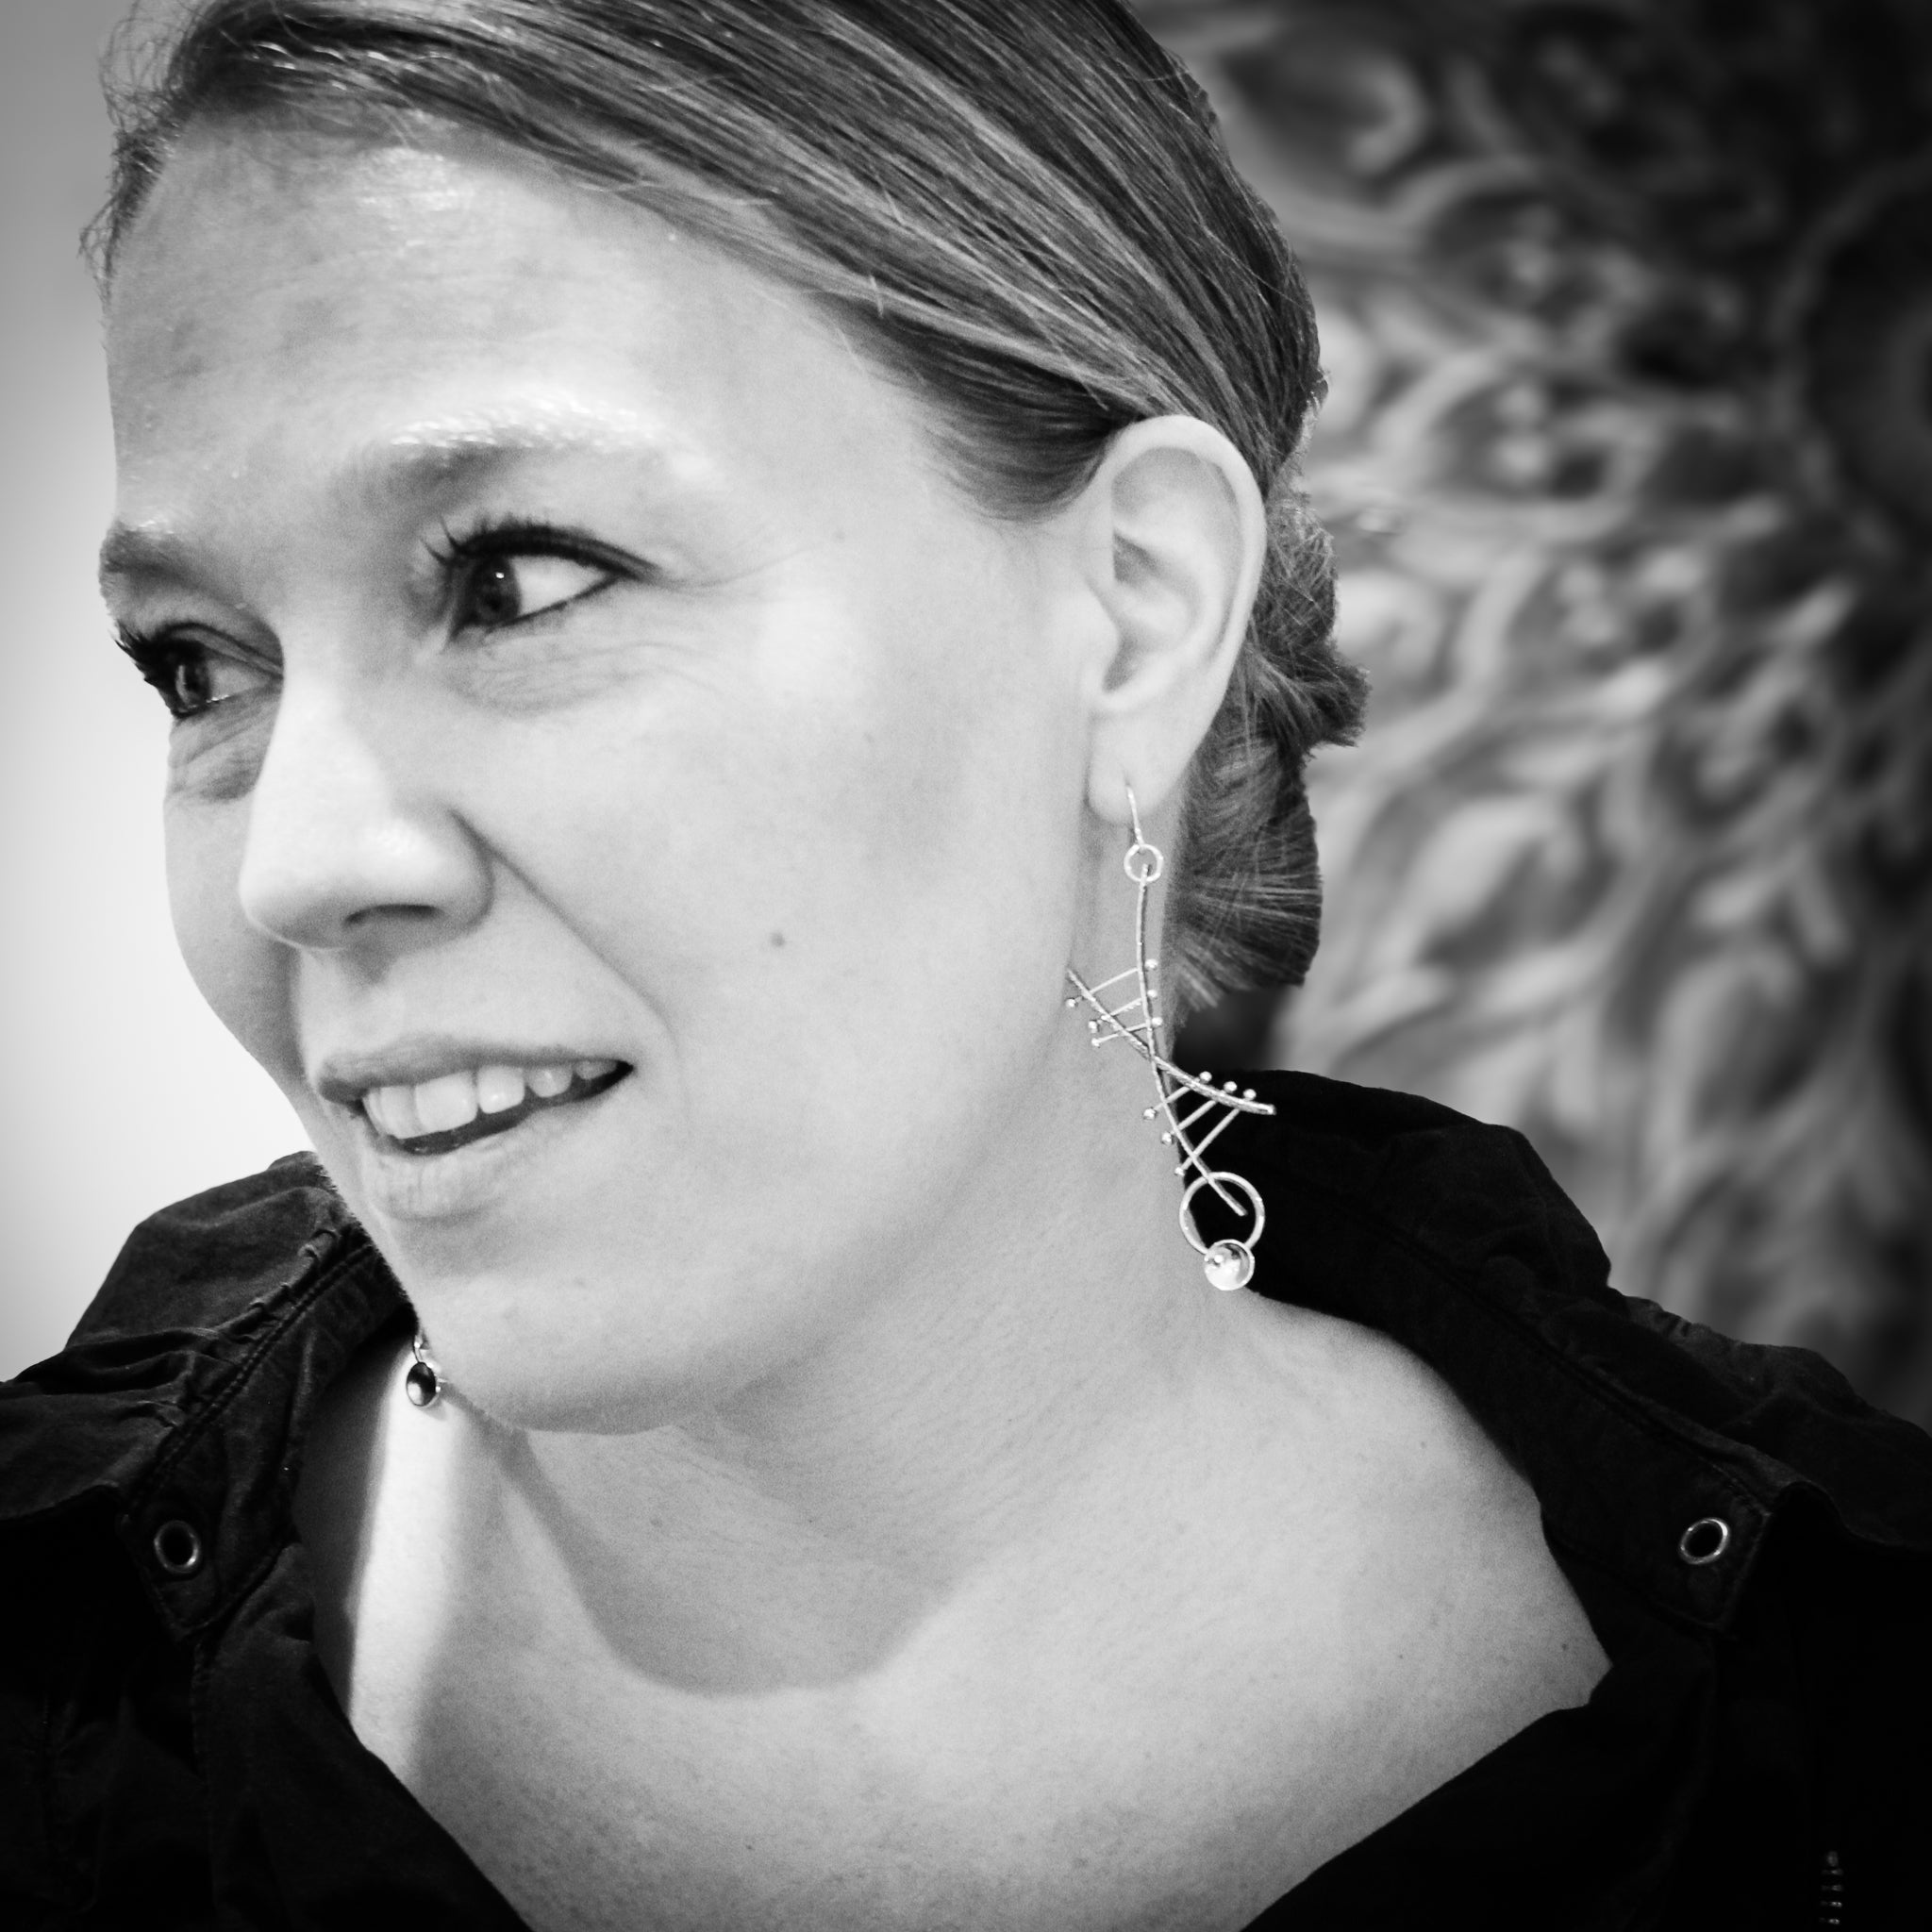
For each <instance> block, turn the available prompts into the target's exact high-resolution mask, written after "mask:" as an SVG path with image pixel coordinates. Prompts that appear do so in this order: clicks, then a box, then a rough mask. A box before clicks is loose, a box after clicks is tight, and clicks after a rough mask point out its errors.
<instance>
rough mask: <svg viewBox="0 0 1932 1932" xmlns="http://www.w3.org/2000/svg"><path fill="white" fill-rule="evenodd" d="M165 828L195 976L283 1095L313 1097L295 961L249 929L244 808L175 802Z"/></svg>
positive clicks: (179, 939) (171, 896) (180, 928)
mask: <svg viewBox="0 0 1932 1932" xmlns="http://www.w3.org/2000/svg"><path fill="white" fill-rule="evenodd" d="M163 824H164V828H165V833H166V842H167V867H168V906H169V910H170V913H171V914H172V916H173V919H174V924H175V942H176V943H177V944H178V945H179V947H180V949H181V957H182V958H183V960H185V961H186V963H187V966H188V971H189V974H190V976H191V977H192V979H193V981H194V984H195V986H196V987H197V988H198V989H199V991H200V992H201V996H202V998H203V999H205V1000H206V1001H207V1002H208V1006H209V1007H210V1008H212V1010H213V1012H214V1014H215V1017H216V1018H217V1019H218V1020H220V1021H221V1023H222V1024H223V1025H225V1027H226V1028H227V1029H228V1031H229V1032H230V1033H232V1034H233V1035H234V1036H235V1038H236V1039H237V1040H238V1041H240V1042H241V1043H242V1046H243V1047H244V1048H245V1049H246V1050H247V1051H248V1053H249V1054H250V1055H251V1056H253V1058H255V1059H257V1060H258V1061H259V1062H260V1063H261V1065H262V1067H263V1068H264V1069H265V1070H266V1071H267V1072H268V1073H269V1074H271V1075H272V1076H273V1078H274V1079H275V1081H276V1082H277V1084H278V1085H280V1086H281V1087H282V1089H283V1090H284V1091H286V1092H288V1093H289V1094H290V1096H291V1098H294V1097H295V1096H296V1095H297V1094H298V1093H300V1094H301V1095H303V1096H304V1097H306V1095H307V1089H306V1087H305V1086H304V1085H303V1082H302V1078H301V1051H300V1047H299V1045H298V1043H297V1041H296V1038H295V1031H294V1024H293V1016H292V1013H291V1008H290V1002H289V992H290V983H289V974H290V972H291V961H292V955H291V954H290V952H289V951H288V949H287V948H286V947H284V946H279V945H277V944H275V941H272V940H270V939H268V938H267V937H265V936H264V935H263V934H262V933H260V932H258V931H257V930H256V928H255V927H253V926H252V925H250V924H248V922H247V920H246V919H245V918H243V916H242V904H241V899H240V896H239V894H238V892H237V890H236V887H237V881H238V880H239V878H240V876H241V871H242V847H243V844H244V842H245V841H246V839H247V835H248V815H247V809H246V806H245V803H241V802H237V803H233V804H227V805H221V806H209V805H207V804H205V803H201V802H197V801H196V800H194V799H192V798H190V797H179V796H177V797H174V798H171V799H170V800H169V802H168V806H167V809H166V812H165V814H164V818H163Z"/></svg>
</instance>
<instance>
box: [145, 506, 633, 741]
mask: <svg viewBox="0 0 1932 1932" xmlns="http://www.w3.org/2000/svg"><path fill="white" fill-rule="evenodd" d="M427 548H428V550H429V554H430V556H431V557H432V558H435V560H436V563H437V565H438V567H439V568H440V569H441V572H442V575H443V578H444V595H445V597H446V598H448V599H449V601H450V602H451V603H452V604H455V603H457V602H458V601H459V598H460V594H461V591H462V588H463V581H462V580H463V577H464V575H465V574H466V573H469V572H472V571H474V570H475V569H476V568H477V567H478V566H479V565H483V564H488V563H490V562H491V561H494V560H497V559H500V558H517V557H550V558H559V559H561V560H562V561H564V562H567V563H575V564H580V565H582V567H583V568H584V569H586V570H594V571H603V572H608V575H609V577H610V579H611V580H612V581H615V580H616V579H618V578H619V577H625V576H635V575H637V571H636V568H635V566H634V565H629V564H626V563H625V562H623V561H622V560H620V559H619V558H614V557H612V556H611V555H610V554H609V553H608V551H606V550H604V549H603V548H602V547H601V546H599V545H597V544H593V543H588V542H586V541H584V540H583V539H582V538H581V537H576V536H574V535H572V534H571V533H570V532H569V531H567V530H560V529H558V528H557V527H556V526H555V525H550V524H545V523H541V522H538V523H531V522H528V521H526V520H524V519H521V518H516V517H483V518H480V519H478V521H477V522H476V523H475V525H472V526H471V527H470V528H469V529H467V530H465V531H464V532H463V533H462V534H461V535H460V536H458V534H457V533H456V532H455V531H454V530H452V529H451V528H450V527H449V525H447V524H445V525H443V529H442V541H441V543H434V542H432V543H430V544H429V545H428V546H427ZM604 588H608V586H604V585H599V586H595V587H593V588H591V589H589V590H585V591H580V592H579V593H578V594H577V595H576V596H575V597H572V598H569V599H567V600H566V601H565V602H564V603H562V604H559V605H554V606H551V607H550V608H547V609H544V610H541V611H538V612H536V613H534V614H533V617H532V618H531V619H527V620H525V619H511V620H509V622H510V623H512V624H513V623H521V622H534V621H535V618H536V617H549V616H553V615H555V614H557V613H558V612H559V611H563V610H567V609H569V608H571V607H572V606H573V605H575V604H578V603H581V602H582V601H583V600H584V598H586V597H591V596H595V595H596V594H597V591H598V590H601V589H604ZM507 627H508V625H490V626H486V628H491V629H496V628H507ZM114 641H115V642H116V643H117V644H119V645H120V647H121V649H122V651H123V652H124V653H125V655H126V656H127V657H128V658H130V659H131V660H132V661H133V663H134V666H135V668H136V670H138V671H139V672H140V673H141V675H142V679H143V680H144V681H145V682H146V683H147V684H149V685H150V686H152V687H153V689H154V690H155V691H158V693H159V694H160V699H161V702H162V704H164V705H165V706H166V707H167V708H168V712H169V714H170V716H172V717H173V718H174V719H175V722H176V723H180V722H182V721H184V720H186V719H190V718H197V717H203V716H205V715H207V713H208V712H209V711H212V710H215V709H217V708H220V707H221V706H222V705H223V704H225V703H227V702H229V700H228V699H225V698H214V699H210V700H209V701H208V702H207V703H205V704H190V705H184V704H182V703H181V702H180V701H179V697H178V694H177V691H176V686H175V680H176V678H177V677H178V676H179V675H180V672H181V670H182V667H183V665H184V663H185V662H187V661H189V660H190V659H191V658H193V657H197V656H198V657H199V658H201V659H203V660H206V659H207V658H213V657H218V656H220V655H221V654H220V653H219V652H216V651H215V650H213V649H212V648H211V647H210V646H209V645H207V644H202V643H197V642H195V641H192V639H187V638H183V637H179V636H177V635H174V634H171V633H168V632H165V631H164V632H158V633H148V632H142V631H136V630H131V629H129V628H128V627H127V626H126V625H117V626H116V627H115V633H114Z"/></svg>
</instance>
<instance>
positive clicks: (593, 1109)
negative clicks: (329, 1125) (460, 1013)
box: [343, 1049, 637, 1222]
mask: <svg viewBox="0 0 1932 1932" xmlns="http://www.w3.org/2000/svg"><path fill="white" fill-rule="evenodd" d="M466 1050H467V1049H466ZM493 1050H495V1049H492V1051H493ZM605 1058H609V1056H608V1055H606V1056H605ZM473 1064H475V1063H474V1062H472V1061H468V1060H464V1061H459V1062H458V1066H457V1067H456V1068H449V1067H445V1068H444V1069H443V1071H445V1072H455V1071H458V1070H460V1068H461V1067H463V1066H468V1065H473ZM510 1064H515V1062H514V1061H511V1062H510ZM635 1071H636V1070H635V1069H634V1068H630V1069H629V1070H628V1071H626V1073H625V1074H624V1075H623V1076H622V1077H621V1078H619V1079H617V1080H615V1081H613V1082H612V1083H611V1084H610V1085H609V1086H608V1087H605V1088H602V1089H600V1090H598V1091H595V1092H592V1093H591V1094H589V1095H587V1096H586V1097H585V1098H584V1099H582V1100H578V1101H575V1102H573V1103H572V1104H571V1105H570V1106H568V1107H558V1108H546V1109H544V1110H543V1111H541V1112H540V1113H534V1114H531V1115H530V1116H529V1117H528V1118H527V1119H525V1120H524V1121H523V1122H521V1123H520V1124H518V1125H516V1126H514V1127H512V1128H510V1129H509V1130H508V1132H507V1133H502V1134H493V1135H491V1136H490V1137H489V1138H487V1139H485V1140H481V1141H472V1142H471V1143H469V1144H468V1145H467V1146H462V1147H457V1148H453V1149H451V1150H450V1151H449V1152H448V1153H443V1154H437V1155H434V1156H426V1157H425V1155H422V1154H410V1153H406V1152H404V1151H403V1149H402V1148H400V1147H398V1146H397V1145H396V1144H395V1143H394V1142H393V1141H387V1140H385V1139H384V1138H383V1137H382V1136H381V1135H380V1134H378V1133H377V1132H376V1131H375V1126H374V1125H373V1124H371V1122H370V1120H369V1118H368V1116H367V1115H366V1114H364V1113H363V1111H362V1109H361V1108H359V1107H354V1106H350V1107H348V1108H344V1110H343V1111H344V1116H345V1124H347V1126H348V1130H349V1133H350V1137H351V1139H352V1141H354V1144H355V1148H356V1153H357V1156H358V1163H357V1164H358V1167H359V1169H360V1171H361V1176H362V1185H363V1188H364V1190H365V1191H366V1196H367V1201H368V1206H369V1207H370V1208H372V1209H374V1210H375V1212H376V1213H378V1214H380V1215H381V1216H382V1217H384V1218H385V1219H387V1220H389V1221H392V1222H437V1221H458V1220H462V1219H465V1218H467V1217H470V1216H474V1215H478V1214H485V1213H491V1212H495V1213H501V1212H504V1211H506V1210H509V1211H514V1209H515V1206H516V1203H517V1199H518V1192H517V1188H516V1184H517V1182H518V1180H519V1178H521V1177H522V1176H524V1175H525V1174H526V1172H527V1171H528V1170H530V1169H533V1168H542V1167H546V1166H548V1167H551V1168H552V1169H553V1174H552V1175H551V1177H550V1178H551V1181H552V1183H553V1186H554V1182H555V1178H556V1174H555V1172H554V1170H555V1160H554V1158H553V1157H554V1156H555V1155H556V1154H557V1153H558V1150H559V1149H568V1150H569V1151H568V1153H567V1154H566V1156H565V1158H567V1159H569V1160H570V1161H571V1163H572V1165H571V1168H570V1170H568V1172H569V1173H571V1174H580V1173H581V1172H582V1160H583V1155H582V1151H581V1149H579V1148H576V1147H573V1146H571V1144H570V1143H572V1142H575V1141H577V1140H578V1138H579V1137H580V1136H581V1135H583V1134H585V1133H587V1132H592V1131H594V1130H595V1129H596V1128H597V1127H598V1126H599V1124H601V1123H602V1122H603V1121H604V1120H605V1119H606V1117H607V1115H608V1110H609V1109H610V1108H613V1107H616V1106H621V1105H623V1104H624V1102H623V1100H622V1099H621V1098H620V1096H624V1095H627V1094H628V1093H629V1092H630V1091H631V1090H632V1089H633V1088H634V1087H635V1086H636V1084H637V1081H636V1077H635ZM423 1077H425V1078H428V1079H434V1078H435V1077H436V1074H433V1073H432V1074H425V1075H424V1076H423ZM356 1091H358V1094H359V1093H360V1091H362V1090H361V1089H359V1088H358V1089H357V1090H356ZM549 1191H550V1190H549V1189H545V1190H544V1192H545V1193H546V1194H547V1193H549ZM523 1198H524V1199H525V1200H526V1201H527V1200H529V1199H530V1198H532V1197H531V1196H530V1195H528V1194H525V1195H524V1196H523Z"/></svg>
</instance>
